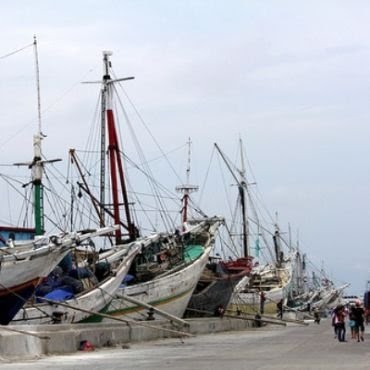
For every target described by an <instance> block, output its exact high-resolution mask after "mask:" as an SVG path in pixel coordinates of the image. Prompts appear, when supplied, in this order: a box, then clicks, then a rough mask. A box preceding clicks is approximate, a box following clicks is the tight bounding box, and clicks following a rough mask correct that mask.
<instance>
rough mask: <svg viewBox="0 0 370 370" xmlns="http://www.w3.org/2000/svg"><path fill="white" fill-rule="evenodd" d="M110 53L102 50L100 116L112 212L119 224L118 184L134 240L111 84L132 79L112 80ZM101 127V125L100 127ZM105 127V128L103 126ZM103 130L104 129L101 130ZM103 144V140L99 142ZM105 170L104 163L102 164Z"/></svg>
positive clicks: (134, 230)
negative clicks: (105, 146)
mask: <svg viewBox="0 0 370 370" xmlns="http://www.w3.org/2000/svg"><path fill="white" fill-rule="evenodd" d="M111 55H112V52H109V51H103V63H104V75H103V80H102V84H103V89H102V93H103V96H102V102H104V107H103V109H104V110H105V111H103V112H102V116H103V115H104V116H105V118H104V120H103V119H102V121H103V122H105V119H106V122H107V131H108V158H109V164H110V175H111V186H112V200H113V214H114V217H113V218H114V222H115V224H116V225H119V224H120V201H119V199H120V198H119V193H118V186H119V184H120V186H121V189H120V190H121V192H122V198H123V206H124V210H125V215H126V222H127V229H128V234H129V239H130V240H134V239H135V238H136V236H137V235H136V234H137V233H136V228H135V226H134V224H133V223H132V220H131V213H130V209H129V202H128V196H127V187H126V181H125V175H124V171H123V165H122V160H121V150H120V146H119V142H118V135H117V131H116V125H115V120H114V114H113V101H112V98H113V84H114V83H115V82H118V81H123V80H129V79H133V77H127V78H121V79H116V80H112V79H111V76H110V74H109V71H110V67H111V63H110V60H109V57H110V56H111ZM102 128H103V127H102ZM104 129H105V128H104ZM103 132H104V130H103ZM103 132H102V138H103V139H104V145H105V135H104V134H103ZM101 146H103V141H102V143H101ZM104 171H105V165H104ZM101 176H103V175H101ZM121 240H122V234H121V230H120V229H118V230H116V242H117V243H120V242H121Z"/></svg>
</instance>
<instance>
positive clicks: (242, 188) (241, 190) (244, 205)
mask: <svg viewBox="0 0 370 370" xmlns="http://www.w3.org/2000/svg"><path fill="white" fill-rule="evenodd" d="M239 144H240V159H241V165H242V167H241V170H240V183H239V185H238V188H239V195H240V206H241V210H242V220H243V226H242V227H243V249H244V257H248V256H249V235H248V234H249V224H248V217H247V200H246V196H245V189H247V186H248V184H247V182H246V181H245V165H244V156H243V142H242V139H239Z"/></svg>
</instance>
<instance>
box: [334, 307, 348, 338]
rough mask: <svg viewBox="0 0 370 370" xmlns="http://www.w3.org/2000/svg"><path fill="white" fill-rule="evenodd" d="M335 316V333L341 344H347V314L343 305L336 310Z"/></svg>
mask: <svg viewBox="0 0 370 370" xmlns="http://www.w3.org/2000/svg"><path fill="white" fill-rule="evenodd" d="M334 312H335V314H334V315H335V316H334V318H333V321H334V327H335V332H336V335H337V337H338V341H339V342H346V323H345V318H346V313H345V310H344V306H343V305H339V306H337V308H336V309H335V311H334Z"/></svg>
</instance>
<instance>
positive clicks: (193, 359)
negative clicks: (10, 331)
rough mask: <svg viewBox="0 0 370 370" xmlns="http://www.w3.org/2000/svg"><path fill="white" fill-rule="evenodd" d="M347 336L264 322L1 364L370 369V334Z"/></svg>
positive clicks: (94, 369) (5, 367)
mask: <svg viewBox="0 0 370 370" xmlns="http://www.w3.org/2000/svg"><path fill="white" fill-rule="evenodd" d="M212 320H213V319H212ZM219 321H220V322H226V321H222V320H219ZM196 325H199V323H197V324H196ZM201 325H202V324H201ZM207 325H208V324H207ZM215 325H216V324H215ZM211 326H212V325H211ZM366 329H367V328H366ZM96 335H98V333H96ZM63 340H64V339H61V341H63ZM347 340H348V342H347V343H340V342H338V341H337V340H335V339H334V335H333V330H332V327H331V326H330V320H326V321H323V322H322V323H321V324H320V325H316V324H313V323H311V324H310V325H309V326H290V325H289V326H288V327H281V326H279V327H277V326H266V327H263V328H248V329H247V330H242V331H239V330H238V331H235V330H234V331H227V332H216V331H215V332H213V333H212V334H204V335H197V336H195V337H191V338H186V339H183V340H180V339H178V338H177V339H176V338H167V339H160V340H155V341H149V342H132V343H130V344H128V345H124V346H121V345H120V346H116V347H114V348H104V349H97V350H95V351H94V352H77V353H73V354H70V355H68V356H66V355H63V356H61V355H53V356H42V358H41V359H39V360H29V361H27V362H22V361H19V360H17V361H16V362H14V361H15V359H13V361H12V362H6V361H3V362H2V363H1V369H2V370H10V369H17V370H22V369H27V370H36V369H38V370H42V369H50V368H57V369H58V370H63V369H66V370H67V369H72V368H73V369H77V368H78V369H89V370H98V369H99V370H100V369H104V370H106V369H110V370H115V369H135V370H149V369H161V370H166V369H178V370H188V369H197V370H198V369H199V370H201V369H207V370H209V369H212V370H225V369H227V370H228V369H230V370H239V369H257V370H281V369H302V370H306V369H315V370H319V369H368V368H369V363H370V335H368V334H366V333H365V342H360V343H357V342H355V341H353V340H351V339H350V338H348V335H347Z"/></svg>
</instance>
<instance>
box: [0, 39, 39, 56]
mask: <svg viewBox="0 0 370 370" xmlns="http://www.w3.org/2000/svg"><path fill="white" fill-rule="evenodd" d="M29 47H33V43H32V44H29V45H26V46H24V47H23V48H20V49H17V50H14V51H12V52H10V53H8V54H5V55H2V56H0V59H6V58H8V57H10V56H12V55H14V54H17V53H19V52H21V51H23V50H25V49H28V48H29Z"/></svg>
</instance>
